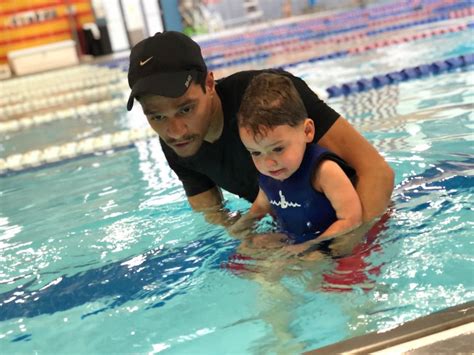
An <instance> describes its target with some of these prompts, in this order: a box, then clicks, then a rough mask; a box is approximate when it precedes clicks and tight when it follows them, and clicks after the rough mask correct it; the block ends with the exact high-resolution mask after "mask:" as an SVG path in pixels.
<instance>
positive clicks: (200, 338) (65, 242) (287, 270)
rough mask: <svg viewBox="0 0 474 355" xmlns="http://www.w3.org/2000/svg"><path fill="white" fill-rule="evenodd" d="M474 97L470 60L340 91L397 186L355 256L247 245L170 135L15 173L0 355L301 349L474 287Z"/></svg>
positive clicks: (376, 326)
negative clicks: (189, 198) (168, 147)
mask: <svg viewBox="0 0 474 355" xmlns="http://www.w3.org/2000/svg"><path fill="white" fill-rule="evenodd" d="M427 43H430V42H427ZM454 47H455V46H454V45H453V48H454ZM451 50H452V49H451ZM461 54H462V53H461ZM430 59H434V60H436V59H438V58H433V57H431V58H430ZM338 63H340V62H338V61H334V62H333V66H332V69H333V70H334V71H337V70H338ZM363 63H364V57H363V56H362V57H359V61H357V59H356V57H354V58H353V59H351V65H359V66H360V67H363V65H364V64H363ZM411 65H412V63H410V65H408V66H411ZM305 68H306V69H305V70H307V69H308V68H309V67H308V66H306V67H305ZM313 69H314V70H315V72H316V70H319V69H317V67H314V68H313ZM298 70H300V72H301V74H302V75H303V74H304V71H303V69H301V68H300V69H298V68H295V69H294V72H295V74H299V72H298ZM341 70H344V68H343V67H341ZM325 72H326V71H325ZM354 75H355V73H354ZM349 80H351V78H347V81H349ZM331 84H332V83H331ZM328 86H329V85H328ZM473 95H474V79H473V72H472V70H463V71H456V72H453V73H448V74H444V75H440V76H436V77H430V78H425V79H421V80H415V81H410V82H405V83H401V84H399V85H396V86H388V87H384V88H382V89H380V90H377V91H375V90H372V91H369V92H365V93H362V94H358V95H352V96H349V97H346V98H338V99H334V100H331V101H330V102H329V103H330V105H331V106H332V107H334V108H335V109H336V110H337V111H339V112H341V113H343V114H344V116H346V117H347V118H348V119H349V121H351V122H352V123H353V124H354V126H355V127H356V128H357V129H358V130H359V131H360V132H361V133H362V134H363V135H364V136H365V137H366V138H367V139H369V141H371V142H372V143H373V144H374V145H375V147H376V148H377V149H378V150H379V151H380V152H381V153H382V154H383V155H384V156H385V158H386V159H387V161H388V162H389V163H390V165H391V166H392V167H393V169H394V170H395V172H396V184H397V186H396V188H395V191H394V194H393V204H392V206H391V209H390V213H389V215H388V217H386V218H384V221H383V222H381V223H380V224H379V225H378V226H377V230H376V231H372V232H371V233H370V235H369V236H368V237H367V239H366V240H365V241H364V242H362V243H360V244H359V245H358V246H357V247H356V249H355V251H354V253H353V254H352V255H351V256H348V257H345V258H341V259H331V258H329V257H326V258H325V259H323V260H321V261H316V262H312V263H309V262H305V263H301V264H296V265H295V264H290V263H289V262H288V264H285V261H284V260H282V261H281V263H280V264H281V265H279V267H278V268H275V267H272V266H274V265H275V264H271V263H270V265H269V263H268V262H266V260H265V258H262V259H261V260H260V259H259V260H247V259H245V258H244V257H242V256H239V255H238V254H237V255H236V252H237V248H238V242H237V241H236V240H235V239H233V238H232V237H230V236H229V235H228V234H227V233H226V231H225V230H224V229H223V228H222V227H219V226H213V225H209V224H207V223H206V222H205V221H204V218H203V217H202V216H201V215H200V214H197V213H194V212H192V210H191V209H190V207H189V206H188V204H187V202H186V199H185V195H184V192H183V191H182V188H181V186H180V183H179V181H178V180H177V179H176V178H175V176H174V174H173V173H172V172H171V171H170V169H169V168H168V166H167V163H166V161H165V159H164V157H163V154H162V152H161V149H160V146H159V142H158V140H157V139H151V140H149V141H146V142H140V143H137V145H136V147H135V148H133V149H124V150H120V151H117V152H113V153H110V152H108V153H103V154H98V155H95V156H90V157H87V158H83V159H77V160H72V161H69V162H66V163H64V164H56V165H52V166H49V167H46V168H43V169H34V170H30V171H26V172H22V173H19V174H14V175H10V176H6V177H2V178H1V179H0V194H1V199H2V207H1V212H0V261H1V262H0V346H1V349H2V352H4V353H31V352H39V353H123V352H128V353H131V352H133V353H145V352H148V353H158V352H161V351H163V352H164V353H167V354H183V353H196V352H198V353H205V354H208V353H268V352H290V353H291V352H298V351H302V350H310V349H314V348H317V347H321V346H324V345H328V344H331V343H334V342H337V341H340V340H343V339H347V338H350V337H353V336H356V335H361V334H365V333H367V332H371V331H383V330H387V329H390V328H393V327H395V326H397V325H399V324H402V323H404V322H406V321H408V320H411V319H414V318H417V317H420V316H422V315H426V314H430V313H432V312H434V311H437V310H440V309H443V308H446V307H448V306H452V305H456V304H460V303H463V302H467V301H470V300H472V299H474V279H473V278H472V275H471V273H469V272H468V271H469V270H470V269H471V267H472V261H473V259H474V249H473V248H472V244H473V242H474V238H473V233H472V227H473V222H472V221H473V218H472V216H473V211H472V205H473V204H472V202H473V193H474V177H473V175H474V159H473V153H474V152H473V144H472V130H473V128H474V122H473V119H474V117H473V108H474V105H473ZM135 118H136V117H134V119H135ZM109 119H110V117H109ZM118 120H122V121H120V122H115V123H109V126H108V127H113V126H114V125H116V126H117V127H118V126H121V125H125V123H121V122H123V116H122V117H121V118H118ZM65 124H67V123H65ZM135 124H136V123H135ZM74 125H77V124H76V123H75V124H74ZM43 129H44V131H45V132H48V131H49V130H50V128H48V127H46V126H44V127H43ZM27 134H28V131H24V132H19V133H18V136H17V138H16V139H14V140H13V141H12V140H11V139H10V140H9V144H12V143H15V144H17V146H18V147H19V148H18V149H20V150H21V149H24V147H22V144H23V143H22V142H20V140H21V138H19V137H20V136H21V135H27ZM58 139H59V138H58ZM60 139H62V138H60ZM225 196H226V198H227V200H228V207H229V209H232V210H242V211H243V210H245V209H247V208H248V207H249V204H248V203H246V202H244V201H241V200H239V199H237V198H236V197H235V196H233V195H231V194H226V195H225ZM268 259H269V260H272V257H271V255H268ZM273 261H274V260H273ZM285 265H286V266H285ZM276 269H277V270H276Z"/></svg>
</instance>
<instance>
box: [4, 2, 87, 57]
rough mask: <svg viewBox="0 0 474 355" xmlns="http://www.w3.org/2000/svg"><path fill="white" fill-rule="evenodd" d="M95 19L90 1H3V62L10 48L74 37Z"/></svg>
mask: <svg viewBox="0 0 474 355" xmlns="http://www.w3.org/2000/svg"><path fill="white" fill-rule="evenodd" d="M94 20H95V19H94V14H93V11H92V6H91V4H90V1H89V0H66V1H65V0H1V1H0V64H2V63H5V62H6V61H7V53H8V52H9V51H12V50H17V49H23V48H29V47H34V46H38V45H42V44H48V43H53V42H58V41H63V40H67V39H74V32H73V31H74V30H75V29H76V28H81V27H82V25H83V24H84V23H87V22H94Z"/></svg>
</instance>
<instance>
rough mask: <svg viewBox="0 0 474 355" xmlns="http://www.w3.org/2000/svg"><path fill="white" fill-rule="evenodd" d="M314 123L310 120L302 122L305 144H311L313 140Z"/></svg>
mask: <svg viewBox="0 0 474 355" xmlns="http://www.w3.org/2000/svg"><path fill="white" fill-rule="evenodd" d="M314 132H315V127H314V121H313V120H312V119H311V118H306V119H305V120H304V134H305V136H306V143H311V142H312V141H313V139H314Z"/></svg>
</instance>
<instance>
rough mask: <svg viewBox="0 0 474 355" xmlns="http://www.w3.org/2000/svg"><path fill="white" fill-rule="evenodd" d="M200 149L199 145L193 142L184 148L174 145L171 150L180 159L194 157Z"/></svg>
mask: <svg viewBox="0 0 474 355" xmlns="http://www.w3.org/2000/svg"><path fill="white" fill-rule="evenodd" d="M200 147H201V144H199V143H198V142H194V141H193V142H190V143H188V144H186V145H184V146H175V145H174V146H172V147H171V148H172V149H173V150H174V152H175V153H176V154H177V155H178V156H180V157H181V158H189V157H192V156H193V155H196V153H197V152H198V150H199V148H200Z"/></svg>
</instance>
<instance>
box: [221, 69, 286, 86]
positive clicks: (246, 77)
mask: <svg viewBox="0 0 474 355" xmlns="http://www.w3.org/2000/svg"><path fill="white" fill-rule="evenodd" d="M262 73H275V74H284V75H291V74H290V73H288V72H287V71H285V70H283V69H281V68H268V69H259V70H242V71H238V72H235V73H233V74H231V75H229V76H226V77H223V78H220V79H217V85H218V86H225V85H230V84H235V83H236V82H242V83H248V82H250V80H252V79H253V78H254V77H255V76H257V75H258V74H262Z"/></svg>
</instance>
